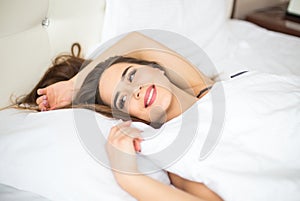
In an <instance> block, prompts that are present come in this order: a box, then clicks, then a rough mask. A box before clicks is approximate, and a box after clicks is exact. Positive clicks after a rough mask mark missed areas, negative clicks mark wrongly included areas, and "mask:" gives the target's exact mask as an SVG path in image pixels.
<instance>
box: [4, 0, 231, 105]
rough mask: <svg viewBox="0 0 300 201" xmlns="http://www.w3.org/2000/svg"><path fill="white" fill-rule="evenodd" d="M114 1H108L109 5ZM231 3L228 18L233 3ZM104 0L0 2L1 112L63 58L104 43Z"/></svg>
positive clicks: (15, 0) (7, 0)
mask: <svg viewBox="0 0 300 201" xmlns="http://www.w3.org/2000/svg"><path fill="white" fill-rule="evenodd" d="M108 1H109V0H108ZM226 1H227V2H228V12H227V13H228V17H229V16H230V15H231V9H232V2H233V0H226ZM104 10H105V0H76V1H73V0H26V1H19V0H1V1H0V55H1V59H0V72H1V73H0V77H1V79H0V86H1V90H0V96H1V99H0V107H3V106H6V105H8V104H9V98H10V96H11V95H12V94H15V95H17V96H19V95H22V94H24V93H27V92H28V91H29V90H30V89H31V88H33V86H34V85H35V83H37V81H38V80H39V78H40V77H41V75H42V74H43V73H44V72H45V70H46V69H47V67H48V66H49V65H50V62H51V59H53V58H54V57H55V55H57V54H58V53H61V52H69V49H70V47H71V44H72V43H73V42H80V44H81V45H82V46H83V50H88V49H89V48H90V47H91V46H93V45H95V44H97V43H99V42H100V41H101V33H102V24H103V19H104Z"/></svg>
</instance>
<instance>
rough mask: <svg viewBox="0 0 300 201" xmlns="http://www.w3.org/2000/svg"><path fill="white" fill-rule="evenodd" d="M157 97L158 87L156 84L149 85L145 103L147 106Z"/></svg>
mask: <svg viewBox="0 0 300 201" xmlns="http://www.w3.org/2000/svg"><path fill="white" fill-rule="evenodd" d="M155 98H156V88H155V85H151V86H150V87H148V89H147V91H146V94H145V97H144V105H145V107H146V108H147V107H148V106H150V105H151V104H152V103H153V102H154V101H155Z"/></svg>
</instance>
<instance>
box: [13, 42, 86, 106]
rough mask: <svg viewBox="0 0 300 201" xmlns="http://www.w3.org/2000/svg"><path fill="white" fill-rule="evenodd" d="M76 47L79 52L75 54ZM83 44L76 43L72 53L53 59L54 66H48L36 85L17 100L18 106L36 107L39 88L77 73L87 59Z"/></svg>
mask: <svg viewBox="0 0 300 201" xmlns="http://www.w3.org/2000/svg"><path fill="white" fill-rule="evenodd" d="M75 49H77V54H76V55H75ZM80 54H81V46H80V44H79V43H74V44H73V45H72V47H71V54H61V55H59V56H57V57H56V58H55V59H54V60H53V61H52V66H51V67H49V68H48V70H47V71H46V72H45V74H44V75H43V77H42V78H41V79H40V81H39V82H38V83H37V84H36V86H35V87H34V88H33V89H32V90H31V92H30V93H28V94H27V95H25V96H21V97H19V98H17V99H16V100H15V104H16V106H17V107H18V108H28V109H36V108H37V104H36V99H37V98H38V97H39V95H38V94H37V90H38V89H39V88H44V87H47V86H49V85H51V84H54V83H56V82H60V81H65V80H69V79H70V78H72V77H73V76H74V75H76V74H77V73H78V72H79V71H80V69H81V68H83V63H84V62H87V60H85V59H83V58H82V57H81V56H80Z"/></svg>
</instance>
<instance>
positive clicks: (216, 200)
mask: <svg viewBox="0 0 300 201" xmlns="http://www.w3.org/2000/svg"><path fill="white" fill-rule="evenodd" d="M168 174H169V177H170V180H171V183H172V184H173V185H174V186H175V187H176V188H179V189H181V190H183V191H185V192H188V193H190V194H193V195H195V196H197V197H199V198H202V199H205V200H208V201H223V199H222V198H221V197H220V196H219V195H218V194H216V193H215V192H213V191H212V190H210V189H209V188H208V187H207V186H205V185H204V184H203V183H198V182H194V181H190V180H187V179H184V178H182V177H180V176H178V175H176V174H173V173H170V172H169V173H168Z"/></svg>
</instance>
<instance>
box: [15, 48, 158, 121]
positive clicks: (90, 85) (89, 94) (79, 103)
mask: <svg viewBox="0 0 300 201" xmlns="http://www.w3.org/2000/svg"><path fill="white" fill-rule="evenodd" d="M75 48H77V54H76V55H75V53H74V52H75ZM80 53H81V47H80V45H79V44H78V43H74V44H73V45H72V47H71V54H70V55H69V54H63V55H59V56H58V57H56V58H55V59H54V61H53V62H52V66H51V67H50V68H49V69H48V70H47V71H46V72H45V74H44V75H43V77H42V78H41V80H40V81H39V82H38V83H37V85H36V86H35V87H34V88H33V89H32V91H31V92H30V93H29V94H27V95H26V96H24V97H21V98H18V99H17V100H16V106H17V107H18V108H27V109H35V110H38V107H37V104H36V99H37V98H38V97H39V95H38V94H37V90H38V89H39V88H44V87H47V86H49V85H51V84H54V83H56V82H59V81H65V80H69V79H71V78H72V77H73V76H75V75H76V74H77V73H78V72H79V71H80V70H81V69H83V68H84V67H85V66H87V65H88V64H89V63H90V62H91V60H85V59H84V58H82V57H81V56H80ZM117 63H134V64H140V65H149V66H152V67H153V68H159V69H162V70H163V67H162V66H160V65H159V64H157V63H156V62H153V61H146V60H140V59H136V58H132V57H123V56H114V57H110V58H108V59H107V60H105V61H103V62H101V63H99V64H98V65H97V66H96V67H95V68H94V69H93V70H92V71H91V72H90V73H89V74H88V75H87V77H86V78H85V80H84V82H83V84H82V86H81V88H80V90H79V91H78V93H77V95H76V97H75V99H74V100H73V103H72V105H69V106H67V107H65V108H70V107H72V108H86V109H91V110H94V111H96V112H99V113H101V114H103V115H105V116H107V117H110V118H116V119H122V120H133V121H140V122H144V123H148V124H149V122H145V121H144V120H141V119H138V118H136V117H132V116H130V115H129V114H127V113H124V112H121V111H119V110H116V109H112V108H111V107H109V106H107V105H105V104H104V103H103V102H102V100H101V98H100V95H99V89H98V83H99V79H100V78H101V75H102V73H103V72H104V71H105V70H106V69H107V68H109V67H110V66H112V65H114V64H117ZM151 125H152V126H153V127H158V126H157V125H154V124H153V123H151Z"/></svg>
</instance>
